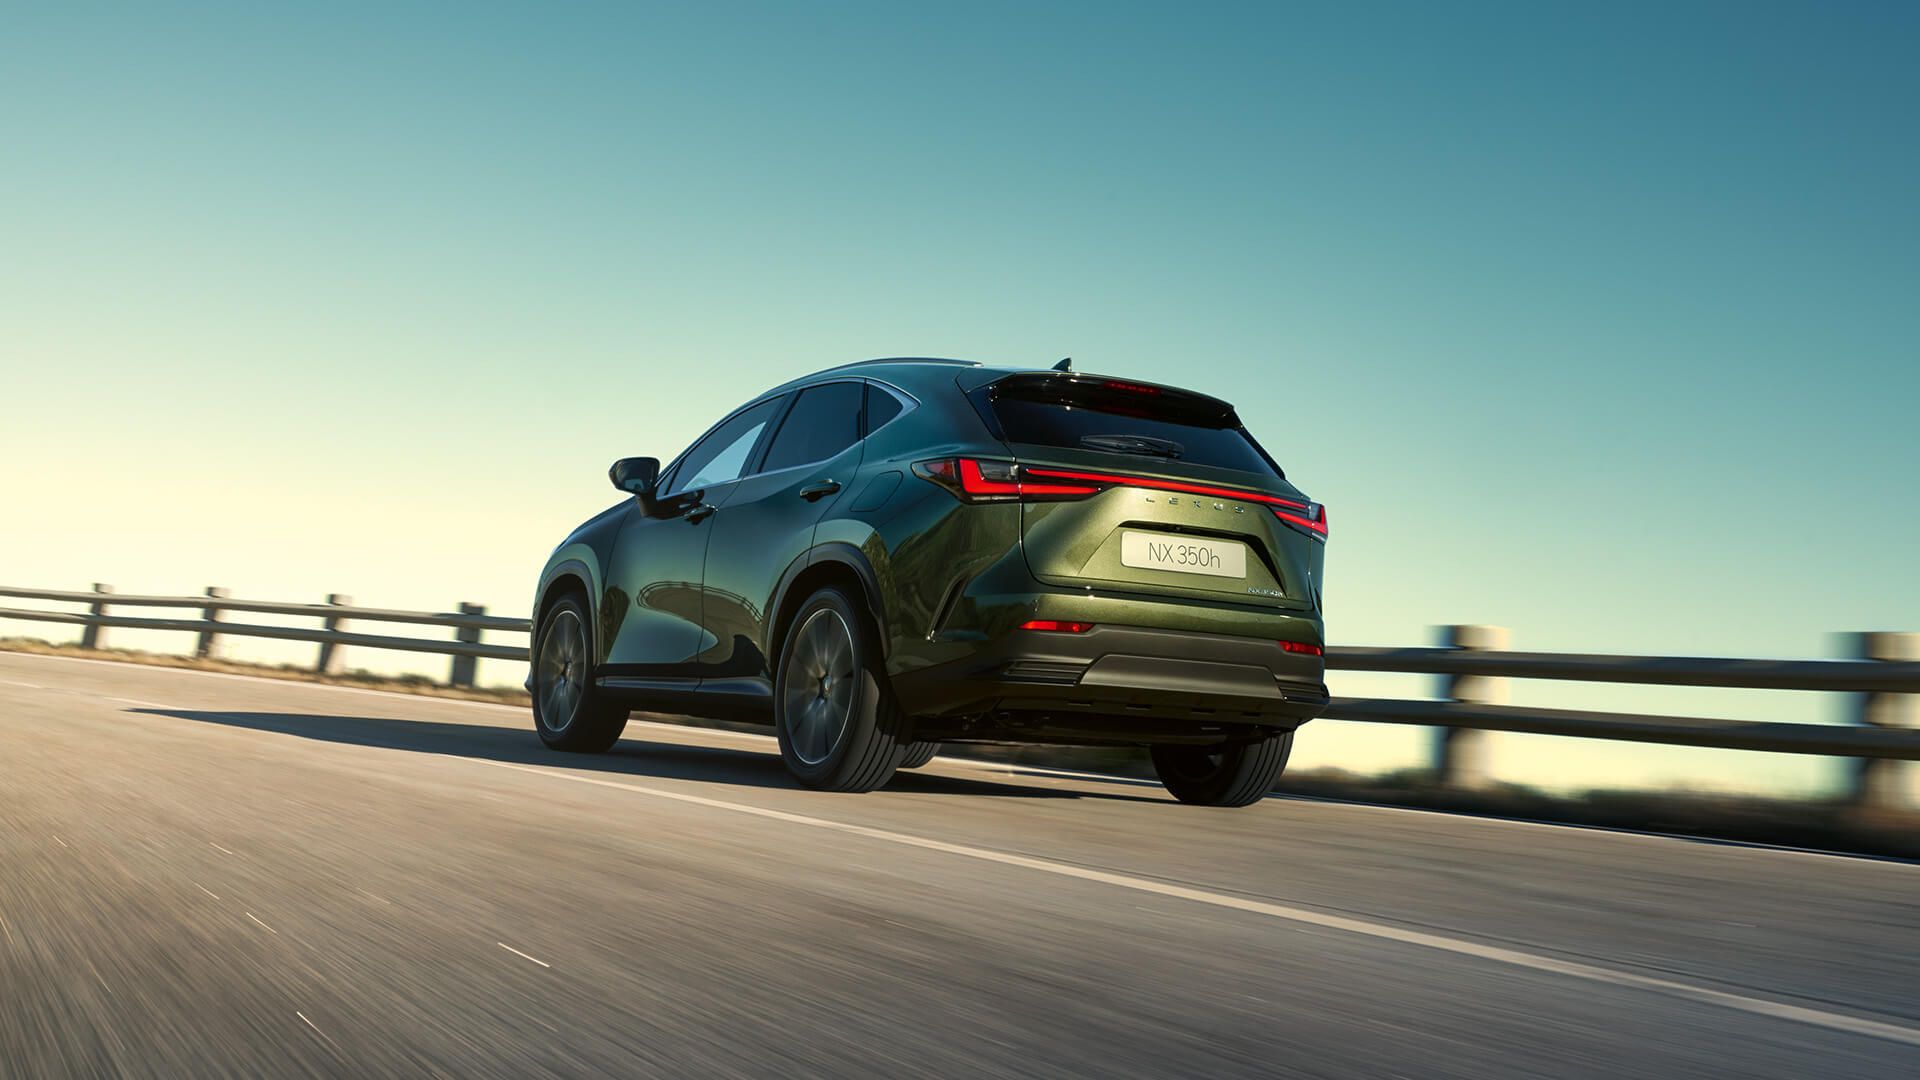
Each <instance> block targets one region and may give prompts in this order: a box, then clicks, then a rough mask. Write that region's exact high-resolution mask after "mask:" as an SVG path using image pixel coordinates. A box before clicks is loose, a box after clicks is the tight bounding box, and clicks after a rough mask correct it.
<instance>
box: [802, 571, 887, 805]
mask: <svg viewBox="0 0 1920 1080" xmlns="http://www.w3.org/2000/svg"><path fill="white" fill-rule="evenodd" d="M789 626H790V627H791V629H790V630H789V631H788V632H787V635H786V640H785V641H784V642H783V643H782V644H781V646H780V666H779V669H778V675H777V676H776V677H775V680H774V687H773V707H774V733H775V734H776V735H777V736H778V737H779V740H780V757H781V760H783V761H785V762H786V766H787V771H788V772H790V773H792V774H793V778H794V779H795V780H798V781H800V782H801V783H802V784H805V785H806V786H807V787H810V788H818V789H819V790H821V791H872V790H873V789H874V788H877V787H879V786H880V785H882V784H884V783H886V782H887V780H888V778H890V777H891V776H893V770H894V764H895V763H896V762H898V761H899V760H900V753H901V750H902V749H903V748H904V746H905V744H903V743H902V742H901V741H900V738H899V736H900V732H901V731H902V730H903V729H904V728H905V726H906V725H905V722H904V719H903V718H902V717H901V715H900V710H899V708H898V706H896V705H895V704H894V701H893V693H892V687H891V686H889V685H888V682H887V679H886V676H885V673H884V672H882V671H881V669H880V666H879V658H880V649H879V647H878V644H877V641H876V638H877V635H876V633H875V632H874V630H873V620H872V619H870V618H868V617H867V616H866V614H865V613H864V612H863V611H861V610H860V608H859V606H858V605H857V604H855V602H854V601H853V599H852V598H851V597H849V596H848V595H847V593H846V592H844V591H843V590H841V589H838V588H835V587H833V586H828V587H826V588H823V589H821V590H820V591H818V592H816V593H814V594H813V595H812V596H810V597H808V598H807V602H806V603H804V604H802V605H801V606H800V610H799V611H798V612H797V613H796V614H795V615H794V617H793V622H792V623H790V624H789Z"/></svg>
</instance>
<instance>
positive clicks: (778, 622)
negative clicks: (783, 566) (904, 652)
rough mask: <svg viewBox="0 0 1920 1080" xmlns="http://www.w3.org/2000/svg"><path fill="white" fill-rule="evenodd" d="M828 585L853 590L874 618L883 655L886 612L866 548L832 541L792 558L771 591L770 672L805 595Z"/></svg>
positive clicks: (768, 650) (767, 645)
mask: <svg viewBox="0 0 1920 1080" xmlns="http://www.w3.org/2000/svg"><path fill="white" fill-rule="evenodd" d="M828 585H840V586H843V587H846V588H849V589H850V590H851V591H852V592H853V594H854V596H853V598H854V600H855V601H856V602H858V603H859V604H860V606H861V609H862V610H863V611H865V612H866V613H867V616H868V617H869V618H871V619H872V620H873V622H874V629H875V630H877V631H878V632H879V642H880V653H881V656H882V657H883V658H884V657H885V656H886V654H887V648H888V638H887V616H886V611H885V609H884V608H883V606H882V604H881V602H880V601H881V593H880V578H879V575H878V574H876V573H875V572H874V569H873V564H872V563H871V562H869V561H868V560H867V556H866V553H865V552H863V551H861V550H860V549H859V548H857V547H854V546H853V545H852V544H847V543H841V542H838V541H835V542H831V543H826V544H821V545H819V546H818V547H815V548H812V549H810V550H809V551H808V552H807V553H806V554H805V555H802V556H801V557H799V558H798V559H795V560H794V561H793V563H792V565H790V566H788V567H787V570H786V572H785V573H783V574H782V575H781V576H780V584H779V587H778V588H777V589H776V590H775V591H774V602H773V604H772V605H771V606H770V607H769V608H768V610H769V611H770V612H772V615H771V617H770V618H769V619H768V620H767V634H766V637H767V641H766V657H767V667H768V671H769V673H771V672H772V670H773V669H774V668H775V667H776V666H777V665H778V664H779V663H780V649H781V647H782V646H783V645H784V644H785V642H786V635H787V629H788V627H789V625H790V624H791V623H792V622H793V616H794V614H795V613H796V612H798V611H799V609H800V605H801V604H803V603H805V602H806V599H807V597H809V596H812V595H813V594H814V593H815V592H817V591H818V590H820V589H822V588H824V587H826V586H828Z"/></svg>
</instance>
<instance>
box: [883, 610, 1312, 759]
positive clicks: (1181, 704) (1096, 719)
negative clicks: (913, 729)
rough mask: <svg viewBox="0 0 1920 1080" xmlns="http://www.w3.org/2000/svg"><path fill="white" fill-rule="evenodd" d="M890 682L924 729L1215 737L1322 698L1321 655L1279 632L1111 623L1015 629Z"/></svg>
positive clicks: (1250, 729)
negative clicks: (1245, 633)
mask: <svg viewBox="0 0 1920 1080" xmlns="http://www.w3.org/2000/svg"><path fill="white" fill-rule="evenodd" d="M894 690H895V693H896V695H897V696H898V697H899V700H900V704H901V706H902V708H903V709H904V710H905V711H906V712H907V713H909V714H910V715H913V716H915V717H917V718H918V719H917V721H916V723H917V731H918V733H919V736H920V737H925V738H936V737H938V738H948V739H962V738H970V737H971V738H981V739H986V740H993V741H1001V740H1007V741H1040V742H1090V743H1122V744H1138V743H1152V742H1211V741H1219V740H1220V739H1222V738H1223V737H1233V736H1235V735H1245V734H1266V733H1271V732H1272V731H1274V730H1290V729H1292V728H1295V727H1298V726H1299V725H1301V724H1302V723H1305V722H1306V721H1308V720H1311V719H1313V718H1314V717H1316V716H1318V715H1320V713H1321V712H1322V711H1324V710H1325V709H1326V707H1327V688H1326V684H1325V669H1324V666H1323V664H1322V661H1321V659H1320V658H1319V657H1317V656H1302V655H1299V654H1296V653H1288V652H1285V651H1283V650H1282V649H1281V648H1280V644H1279V642H1278V641H1276V640H1272V639H1265V638H1248V637H1237V636H1231V635H1225V634H1207V633H1199V632H1194V631H1182V630H1160V629H1150V628H1146V627H1131V626H1107V625H1096V626H1095V627H1094V628H1093V629H1091V630H1089V631H1087V632H1085V633H1080V634H1069V633H1057V632H1047V631H1033V630H1015V631H1011V632H1009V633H1006V634H1003V635H1000V636H999V637H997V638H994V639H990V640H985V641H982V642H980V645H979V648H978V649H976V650H975V651H974V652H973V653H972V654H971V655H969V656H967V657H965V658H963V659H960V660H955V661H951V662H948V663H945V664H941V665H939V666H937V667H931V668H924V669H921V670H919V671H914V672H910V673H904V674H900V675H897V676H895V679H894Z"/></svg>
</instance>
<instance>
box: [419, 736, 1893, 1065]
mask: <svg viewBox="0 0 1920 1080" xmlns="http://www.w3.org/2000/svg"><path fill="white" fill-rule="evenodd" d="M447 756H449V757H454V758H455V759H456V760H459V761H470V762H472V763H474V764H476V765H489V766H492V767H494V768H498V769H511V770H513V771H514V772H522V773H532V774H533V775H535V776H545V777H549V778H551V779H555V780H570V781H572V782H574V783H576V784H592V785H594V786H595V787H609V788H618V789H620V790H623V791H632V792H637V793H639V794H642V795H651V796H653V797H654V798H658V799H670V800H672V801H674V802H680V803H687V804H690V805H693V806H704V807H708V808H711V809H714V810H729V811H732V812H734V813H737V814H748V815H751V816H753V817H759V818H767V819H770V820H773V821H783V822H786V823H788V824H791V825H804V826H806V827H808V828H813V829H829V830H832V831H834V832H841V833H847V834H849V835H852V836H862V837H866V838H867V839H870V840H880V841H883V842H886V843H890V844H900V845H902V846H905V847H915V848H922V849H924V850H927V851H938V852H941V853H942V854H946V855H958V856H960V857H962V858H967V859H978V860H980V861H982V862H991V863H999V864H1001V865H1003V866H1017V867H1020V868H1022V869H1026V870H1036V871H1039V872H1040V873H1043V874H1053V875H1055V876H1058V877H1067V878H1077V879H1079V880H1081V881H1092V882H1096V883H1098V884H1101V885H1111V886H1114V887H1115V888H1121V889H1131V890H1133V891H1135V892H1143V893H1152V894H1154V895H1157V896H1170V897H1174V898H1175V899H1179V900H1191V901H1193V902H1194V903H1198V904H1208V905H1211V906H1213V907H1220V908H1228V909H1231V910H1234V911H1244V912H1249V913H1251V914H1255V915H1265V916H1268V917H1270V918H1275V919H1284V920H1286V921H1288V922H1293V923H1299V924H1303V925H1307V926H1319V927H1324V928H1326V929H1329V930H1342V931H1345V932H1347V933H1350V934H1358V935H1360V936H1362V937H1370V938H1375V939H1378V940H1382V941H1396V942H1399V943H1401V944H1404V945H1417V946H1420V947H1422V948H1427V949H1435V950H1438V951H1440V952H1446V953H1452V954H1454V955H1456V956H1470V957H1474V958H1476V959H1480V960H1490V961H1493V962H1494V963H1499V964H1506V965H1509V966H1511V967H1518V968H1526V969H1529V970H1532V971H1544V972H1548V973H1551V974H1555V975H1566V976H1570V977H1572V978H1576V979H1586V980H1588V981H1590V982H1598V983H1607V984H1610V985H1613V986H1626V987H1632V988H1634V989H1639V990H1650V991H1653V992H1655V993H1660V994H1666V995H1668V996H1670V997H1679V998H1687V999H1689V1000H1692V1001H1700V1002H1705V1003H1707V1004H1709V1005H1720V1006H1723V1007H1725V1008H1729V1009H1737V1010H1739V1011H1741V1012H1747V1013H1753V1014H1755V1015H1759V1016H1766V1017H1770V1018H1772V1019H1776V1020H1793V1021H1796V1022H1799V1023H1803V1024H1812V1025H1814V1026H1816V1027H1823V1028H1828V1029H1830V1030H1833V1031H1844V1032H1848V1033H1851V1034H1855V1035H1867V1036H1872V1037H1874V1038H1880V1039H1889V1040H1891V1041H1894V1042H1901V1043H1907V1044H1909V1045H1912V1046H1920V1028H1912V1027H1905V1026H1902V1025H1900V1024H1890V1023H1886V1022H1884V1021H1880V1020H1870V1019H1867V1018H1865V1017H1860V1016H1849V1015H1847V1014H1845V1013H1836V1012H1828V1011H1827V1010H1825V1009H1810V1008H1806V1007H1804V1006H1800V1005H1789V1004H1787V1003H1786V1002H1781V1001H1768V1000H1766V999H1764V998H1756V997H1748V996H1747V995H1745V994H1733V993H1728V992H1726V991H1723V990H1715V989H1713V988H1711V987H1706V986H1696V985H1693V984H1691V983H1683V982H1678V981H1676V980H1673V979H1662V978H1657V977H1654V976H1651V975H1639V974H1635V973H1633V972H1630V971H1619V970H1616V969H1613V968H1605V967H1600V966H1598V965H1595V964H1583V963H1579V962H1576V961H1571V960H1561V959H1558V958H1555V957H1551V956H1542V955H1540V954H1538V953H1530V952H1523V951H1521V950H1519V949H1508V948H1502V947H1501V946H1498V945H1485V944H1481V943H1480V942H1477V941H1468V940H1466V939H1464V938H1454V937H1447V936H1445V935H1443V934H1432V933H1427V932H1425V931H1420V930H1408V929H1404V928H1402V927H1398V926H1392V925H1389V924H1387V923H1378V922H1372V921H1370V920H1367V919H1358V918H1353V917H1351V916H1347V915H1333V914H1329V913H1327V912H1322V911H1313V910H1310V909H1307V908H1301V907H1293V906H1291V905H1288V904H1276V903H1272V902H1270V901H1266V900H1254V899H1251V898H1248V897H1244V896H1234V895H1232V894H1229V893H1221V892H1213V891H1211V890H1208V889H1200V888H1195V887H1193V886H1189V885H1176V884H1173V883H1171V882H1166V881H1155V880H1153V879H1152V878H1143V877H1134V876H1133V875H1131V874H1120V873H1115V872H1113V871H1110V870H1096V869H1093V868H1092V867H1087V866H1075V865H1073V864H1072V863H1064V862H1055V861H1054V860H1052V859H1041V858H1036V857H1034V856H1031V855H1016V854H1014V853H1012V852H1008V851H994V850H992V849H990V848H980V847H972V846H970V845H967V844H953V843H948V842H947V841H945V840H933V839H929V838H927V837H924V836H913V835H910V834H908V833H899V832H894V831H892V830H890V829H876V828H873V827H872V826H868V825H855V824H852V823H851V822H845V821H831V820H829V819H827V818H817V817H809V816H807V815H805V814H794V813H789V812H787V811H785V810H773V809H769V808H767V807H764V806H752V805H749V804H746V803H735V802H727V801H726V800H724V799H713V798H708V797H707V796H704V795H690V794H687V793H685V792H680V791H666V790H662V789H660V788H653V787H646V786H643V785H640V784H627V783H621V782H619V781H617V780H602V779H600V778H598V777H592V776H575V775H573V774H570V773H562V772H553V771H550V770H547V769H540V768H535V767H533V766H530V765H515V764H513V763H511V762H505V761H489V760H487V759H485V758H468V757H458V756H457V755H451V754H450V755H447ZM500 947H501V948H503V949H505V948H507V946H506V945H501V946H500ZM509 951H517V950H511V949H509ZM521 955H523V956H525V955H526V954H525V953H522V954H521ZM527 959H529V960H532V959H533V958H532V957H527ZM535 962H536V963H538V961H535Z"/></svg>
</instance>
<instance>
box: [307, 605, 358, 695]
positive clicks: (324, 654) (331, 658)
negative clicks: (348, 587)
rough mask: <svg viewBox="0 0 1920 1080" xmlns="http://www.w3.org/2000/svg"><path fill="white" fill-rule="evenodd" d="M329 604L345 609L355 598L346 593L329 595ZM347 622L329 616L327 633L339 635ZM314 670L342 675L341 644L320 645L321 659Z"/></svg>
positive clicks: (334, 642) (328, 643)
mask: <svg viewBox="0 0 1920 1080" xmlns="http://www.w3.org/2000/svg"><path fill="white" fill-rule="evenodd" d="M327 603H329V604H332V605H334V606H335V607H345V606H347V605H349V604H351V603H353V597H351V596H347V595H345V594H344V593H328V594H327ZM345 621H346V620H345V619H342V618H341V617H340V616H338V615H329V616H327V618H326V631H327V633H329V634H335V633H339V631H340V626H341V624H342V623H344V622H345ZM313 670H314V671H316V672H318V673H320V674H322V675H338V674H340V643H339V642H337V641H323V642H321V643H320V658H319V659H318V660H316V661H315V662H314V665H313Z"/></svg>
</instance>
